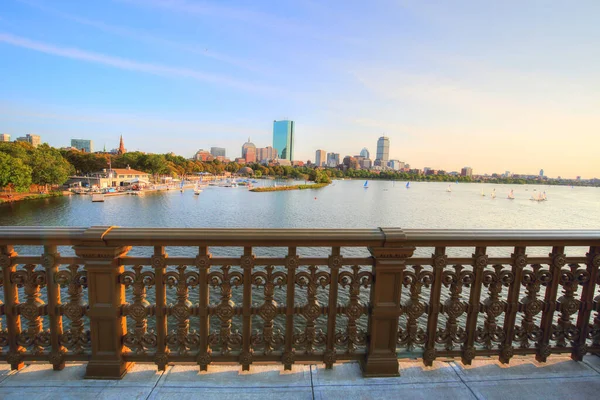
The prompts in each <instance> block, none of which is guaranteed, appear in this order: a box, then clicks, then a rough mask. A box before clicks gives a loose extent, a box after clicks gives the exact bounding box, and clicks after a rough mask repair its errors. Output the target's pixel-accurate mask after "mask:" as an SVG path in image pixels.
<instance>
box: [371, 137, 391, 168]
mask: <svg viewBox="0 0 600 400" xmlns="http://www.w3.org/2000/svg"><path fill="white" fill-rule="evenodd" d="M389 160H390V139H389V138H388V137H385V136H382V137H380V138H379V140H377V158H376V159H375V162H376V163H377V162H378V164H379V165H380V166H382V167H385V166H387V163H388V161H389Z"/></svg>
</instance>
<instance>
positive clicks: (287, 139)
mask: <svg viewBox="0 0 600 400" xmlns="http://www.w3.org/2000/svg"><path fill="white" fill-rule="evenodd" d="M273 149H275V150H276V151H277V158H281V159H283V160H290V161H293V160H294V121H288V120H283V121H273Z"/></svg>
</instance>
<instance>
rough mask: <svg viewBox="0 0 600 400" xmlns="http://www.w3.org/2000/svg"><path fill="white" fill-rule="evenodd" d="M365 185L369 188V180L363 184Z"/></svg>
mask: <svg viewBox="0 0 600 400" xmlns="http://www.w3.org/2000/svg"><path fill="white" fill-rule="evenodd" d="M363 187H364V188H365V189H368V188H369V181H365V184H364V185H363Z"/></svg>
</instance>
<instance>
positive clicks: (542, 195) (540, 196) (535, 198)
mask: <svg viewBox="0 0 600 400" xmlns="http://www.w3.org/2000/svg"><path fill="white" fill-rule="evenodd" d="M530 200H533V201H546V200H548V199H546V192H544V193H542V192H538V194H537V196H535V195H532V196H531V199H530Z"/></svg>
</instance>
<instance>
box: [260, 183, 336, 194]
mask: <svg viewBox="0 0 600 400" xmlns="http://www.w3.org/2000/svg"><path fill="white" fill-rule="evenodd" d="M328 185H330V184H329V183H314V184H311V185H291V186H269V187H258V188H254V189H250V191H251V192H256V193H258V192H283V191H289V190H306V189H320V188H323V187H325V186H328Z"/></svg>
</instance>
